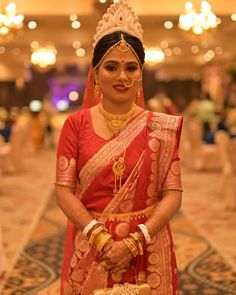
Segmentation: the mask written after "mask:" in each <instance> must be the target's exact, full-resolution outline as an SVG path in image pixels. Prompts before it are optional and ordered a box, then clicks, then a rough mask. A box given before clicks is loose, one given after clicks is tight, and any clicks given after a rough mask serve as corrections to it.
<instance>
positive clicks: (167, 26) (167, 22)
mask: <svg viewBox="0 0 236 295" xmlns="http://www.w3.org/2000/svg"><path fill="white" fill-rule="evenodd" d="M173 26H174V25H173V23H172V21H170V20H167V21H166V22H164V27H165V28H166V29H167V30H170V29H172V28H173Z"/></svg>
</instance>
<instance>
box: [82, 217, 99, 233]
mask: <svg viewBox="0 0 236 295" xmlns="http://www.w3.org/2000/svg"><path fill="white" fill-rule="evenodd" d="M97 223H98V221H97V220H95V219H93V220H91V221H90V222H89V223H88V224H87V225H86V226H85V228H84V229H83V231H82V235H83V236H84V237H87V235H88V233H89V232H90V230H91V229H92V228H93V227H94V225H96V224H97Z"/></svg>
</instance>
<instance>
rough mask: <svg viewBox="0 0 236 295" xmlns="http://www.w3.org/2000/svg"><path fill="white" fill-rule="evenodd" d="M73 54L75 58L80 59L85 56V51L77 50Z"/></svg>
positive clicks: (82, 49)
mask: <svg viewBox="0 0 236 295" xmlns="http://www.w3.org/2000/svg"><path fill="white" fill-rule="evenodd" d="M75 53H76V55H77V56H79V57H82V56H84V55H85V50H84V48H78V49H77V50H76V52H75Z"/></svg>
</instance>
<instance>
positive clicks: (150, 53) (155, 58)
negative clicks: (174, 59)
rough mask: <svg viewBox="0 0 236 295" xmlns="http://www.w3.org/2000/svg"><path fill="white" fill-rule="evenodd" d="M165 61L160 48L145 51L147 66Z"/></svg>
mask: <svg viewBox="0 0 236 295" xmlns="http://www.w3.org/2000/svg"><path fill="white" fill-rule="evenodd" d="M164 59H165V54H164V53H163V51H162V50H161V49H160V48H158V47H157V48H149V49H146V50H145V62H146V63H147V64H156V63H160V62H162V61H163V60H164Z"/></svg>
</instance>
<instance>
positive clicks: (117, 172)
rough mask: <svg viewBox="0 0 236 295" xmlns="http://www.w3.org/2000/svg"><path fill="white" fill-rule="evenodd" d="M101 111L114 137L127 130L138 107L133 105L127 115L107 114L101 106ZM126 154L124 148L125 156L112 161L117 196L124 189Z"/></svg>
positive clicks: (114, 190) (116, 157)
mask: <svg viewBox="0 0 236 295" xmlns="http://www.w3.org/2000/svg"><path fill="white" fill-rule="evenodd" d="M99 111H100V113H101V114H102V115H103V117H104V119H105V121H106V124H107V127H108V129H109V130H110V131H111V132H112V134H113V135H115V136H116V135H118V134H119V133H120V132H121V131H122V130H124V129H125V127H126V123H127V120H128V119H129V118H130V117H131V116H132V115H133V114H134V113H135V112H136V105H135V104H133V106H132V108H131V109H130V110H129V111H128V112H127V113H125V114H121V115H114V114H111V113H109V112H107V111H106V110H105V109H104V107H103V105H102V104H101V103H100V104H99ZM125 152H126V148H125V147H124V152H123V155H120V156H115V157H113V158H112V159H111V164H112V172H113V174H114V177H115V179H114V181H115V183H114V189H113V192H114V195H116V194H117V193H118V192H119V190H120V188H121V187H122V176H123V175H124V171H125V168H126V165H125Z"/></svg>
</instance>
